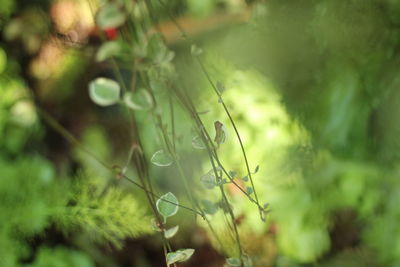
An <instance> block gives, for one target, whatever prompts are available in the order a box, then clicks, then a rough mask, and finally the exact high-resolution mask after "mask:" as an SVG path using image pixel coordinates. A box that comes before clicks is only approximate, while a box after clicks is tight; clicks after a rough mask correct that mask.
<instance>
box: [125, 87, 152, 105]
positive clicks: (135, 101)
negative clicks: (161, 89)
mask: <svg viewBox="0 0 400 267" xmlns="http://www.w3.org/2000/svg"><path fill="white" fill-rule="evenodd" d="M124 102H125V104H126V105H127V106H128V107H129V108H131V109H133V110H149V109H151V108H152V107H153V98H152V97H151V95H150V93H149V92H148V91H147V90H146V89H139V90H138V91H137V92H135V93H132V92H128V93H126V94H125V95H124Z"/></svg>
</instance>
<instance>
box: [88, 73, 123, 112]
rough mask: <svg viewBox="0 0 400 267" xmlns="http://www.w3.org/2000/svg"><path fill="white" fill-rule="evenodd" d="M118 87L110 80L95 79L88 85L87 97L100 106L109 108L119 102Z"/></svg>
mask: <svg viewBox="0 0 400 267" xmlns="http://www.w3.org/2000/svg"><path fill="white" fill-rule="evenodd" d="M119 93H120V86H119V84H118V83H117V82H116V81H114V80H111V79H107V78H96V79H94V80H93V81H91V82H90V83H89V96H90V98H91V99H92V101H93V102H94V103H96V104H97V105H100V106H110V105H113V104H115V103H117V102H118V101H119Z"/></svg>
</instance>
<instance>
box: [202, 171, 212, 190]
mask: <svg viewBox="0 0 400 267" xmlns="http://www.w3.org/2000/svg"><path fill="white" fill-rule="evenodd" d="M200 181H201V182H202V183H203V186H204V187H205V188H207V189H213V188H214V187H215V185H216V184H215V176H214V175H213V174H211V173H210V172H208V173H206V174H205V175H203V176H201V178H200Z"/></svg>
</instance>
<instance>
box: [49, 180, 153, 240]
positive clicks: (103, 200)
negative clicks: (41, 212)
mask: <svg viewBox="0 0 400 267" xmlns="http://www.w3.org/2000/svg"><path fill="white" fill-rule="evenodd" d="M79 180H80V181H79V182H78V183H77V184H76V185H75V192H74V193H73V196H72V202H73V204H72V205H70V206H67V207H65V208H63V209H62V210H61V211H60V212H59V213H58V214H57V216H56V217H55V220H56V223H57V224H58V226H59V228H60V229H61V230H63V231H64V232H66V233H68V232H71V231H72V230H76V228H78V229H80V230H81V231H83V232H84V233H85V234H87V235H88V236H89V237H90V238H91V239H92V240H93V241H94V242H97V243H105V242H110V243H112V244H113V245H114V246H115V247H117V248H121V245H122V244H121V243H122V240H123V239H125V238H134V237H139V236H141V235H145V234H149V233H151V232H152V230H151V225H150V216H149V215H148V214H147V211H146V209H145V208H143V207H142V206H141V205H140V204H139V202H138V200H137V199H136V198H135V197H134V196H133V195H131V194H128V193H127V192H124V191H123V190H122V189H121V188H118V187H111V188H108V189H106V191H104V192H102V188H101V184H100V183H99V180H98V179H93V178H89V177H87V176H85V177H80V178H79Z"/></svg>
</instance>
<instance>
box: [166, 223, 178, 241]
mask: <svg viewBox="0 0 400 267" xmlns="http://www.w3.org/2000/svg"><path fill="white" fill-rule="evenodd" d="M178 230H179V225H177V226H174V227H172V228H170V229H168V230H166V231H165V232H164V236H165V238H168V239H169V238H172V237H173V236H174V235H175V234H176V233H177V232H178Z"/></svg>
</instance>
